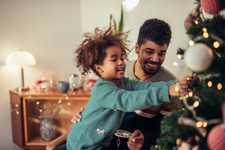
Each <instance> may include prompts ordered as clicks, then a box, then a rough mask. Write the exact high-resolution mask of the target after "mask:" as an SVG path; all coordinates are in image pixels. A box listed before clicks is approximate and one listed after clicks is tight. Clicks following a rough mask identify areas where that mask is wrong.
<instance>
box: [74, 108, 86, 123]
mask: <svg viewBox="0 0 225 150" xmlns="http://www.w3.org/2000/svg"><path fill="white" fill-rule="evenodd" d="M83 111H84V107H81V108H80V111H79V112H77V113H75V115H74V116H73V118H72V119H71V122H72V123H78V122H80V120H81V113H82V112H83Z"/></svg>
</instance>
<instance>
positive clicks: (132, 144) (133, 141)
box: [127, 130, 144, 150]
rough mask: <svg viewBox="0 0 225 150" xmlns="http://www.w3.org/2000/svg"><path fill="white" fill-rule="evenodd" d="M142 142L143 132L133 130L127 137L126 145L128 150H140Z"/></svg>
mask: <svg viewBox="0 0 225 150" xmlns="http://www.w3.org/2000/svg"><path fill="white" fill-rule="evenodd" d="M143 144H144V134H143V133H142V132H141V131H140V130H135V131H134V132H133V133H132V134H131V136H130V137H129V139H128V142H127V145H128V148H129V149H130V150H140V149H141V148H142V146H143Z"/></svg>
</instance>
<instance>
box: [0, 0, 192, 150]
mask: <svg viewBox="0 0 225 150" xmlns="http://www.w3.org/2000/svg"><path fill="white" fill-rule="evenodd" d="M193 1H194V0H188V1H187V0H140V4H139V5H138V7H137V8H135V9H134V10H133V11H132V12H129V13H126V14H125V30H131V33H130V35H129V38H130V40H131V47H133V45H134V43H135V41H136V36H137V31H138V29H139V27H140V25H141V24H142V23H143V22H144V20H146V19H148V18H153V17H154V18H155V17H156V18H160V19H163V20H165V21H167V22H168V23H169V24H170V25H171V27H172V31H173V38H172V43H171V45H170V47H169V49H168V54H167V58H166V61H165V63H164V65H165V66H166V67H167V68H169V69H170V70H171V71H172V72H173V73H175V74H176V75H179V74H180V73H181V70H180V69H179V68H175V67H174V66H173V65H172V63H173V61H174V60H175V59H176V56H175V53H176V49H177V48H178V47H185V46H187V38H186V35H185V31H184V27H183V21H184V19H185V17H186V16H187V14H188V13H190V12H191V10H192V9H193V8H194V5H193ZM120 3H121V0H81V1H80V0H64V1H62V0H0V95H1V96H0V98H1V99H0V110H1V113H0V122H1V124H0V133H1V134H0V149H1V150H16V149H18V148H16V147H15V146H14V145H13V144H12V142H11V125H10V109H9V95H8V89H13V88H15V87H18V86H19V85H20V78H19V72H18V71H19V70H17V69H16V68H9V67H6V66H4V61H5V59H6V56H7V55H8V54H9V53H10V52H11V51H13V48H20V49H24V50H28V51H30V52H31V53H32V54H33V55H34V56H35V58H36V60H37V65H36V66H35V67H34V68H26V70H25V78H26V83H27V84H30V83H31V81H33V80H34V79H38V78H40V76H42V73H43V74H45V75H46V76H53V77H55V78H58V79H67V78H68V75H69V74H70V73H72V72H74V69H75V68H73V67H74V64H73V51H74V48H75V47H76V44H78V42H79V41H81V33H84V32H87V31H93V29H94V28H95V27H97V26H100V27H101V26H106V25H108V23H109V15H110V14H113V15H114V16H115V17H116V18H117V19H118V18H119V15H120ZM134 57H135V56H131V58H134ZM75 70H76V69H75Z"/></svg>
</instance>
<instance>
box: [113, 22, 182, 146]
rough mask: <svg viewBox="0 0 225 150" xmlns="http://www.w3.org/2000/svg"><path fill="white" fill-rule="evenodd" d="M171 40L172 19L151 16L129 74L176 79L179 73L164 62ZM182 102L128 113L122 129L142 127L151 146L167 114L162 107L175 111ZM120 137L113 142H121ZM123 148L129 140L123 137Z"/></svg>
mask: <svg viewBox="0 0 225 150" xmlns="http://www.w3.org/2000/svg"><path fill="white" fill-rule="evenodd" d="M170 40H171V29H170V26H169V24H168V23H166V22H164V21H163V20H159V19H149V20H146V21H145V22H144V24H143V25H142V26H141V28H140V30H139V35H138V39H137V44H136V49H135V50H136V53H137V59H136V61H133V62H128V63H127V68H126V76H127V77H129V78H131V79H136V80H144V81H146V82H157V81H167V80H173V79H175V77H174V76H173V75H172V74H171V73H170V72H169V71H168V70H167V69H165V68H164V67H163V66H162V64H163V62H164V60H165V56H166V52H167V48H168V46H169V43H170ZM179 106H180V104H179V102H178V101H176V100H174V103H171V104H168V105H167V106H161V107H154V108H153V107H152V108H149V109H144V110H136V111H135V112H130V113H126V115H125V117H124V120H123V123H122V125H121V129H124V130H128V131H130V132H133V131H135V130H136V129H139V130H140V131H141V132H142V133H143V134H144V139H145V141H144V146H143V148H142V149H144V150H149V149H150V147H151V146H152V145H155V144H156V140H157V138H158V137H159V135H160V122H161V120H162V118H163V115H162V113H161V112H162V110H167V111H172V110H176V109H177V108H179ZM117 142H118V141H117V139H115V140H114V141H113V142H112V145H117V144H116V143H117ZM119 147H120V149H121V150H126V149H128V148H127V143H126V141H123V140H122V141H120V146H119Z"/></svg>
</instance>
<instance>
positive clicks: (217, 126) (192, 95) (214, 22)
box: [152, 0, 225, 150]
mask: <svg viewBox="0 0 225 150" xmlns="http://www.w3.org/2000/svg"><path fill="white" fill-rule="evenodd" d="M184 25H185V28H186V31H187V34H188V36H189V37H190V41H189V47H188V48H187V49H178V51H177V56H178V58H179V59H181V60H182V61H184V63H185V65H186V66H187V67H188V68H190V69H191V71H192V72H193V74H194V75H196V76H198V79H199V80H197V81H195V82H193V84H192V85H191V86H190V92H189V94H188V95H187V96H185V97H180V100H181V101H182V102H183V108H182V110H180V111H179V112H176V113H174V114H172V115H171V116H169V117H166V118H165V119H164V120H163V121H162V124H161V136H160V138H159V140H158V145H157V146H155V147H153V148H152V149H162V150H172V149H178V150H186V149H187V150H190V149H195V150H197V149H200V150H207V149H215V150H225V123H224V122H223V121H224V119H225V107H223V109H222V105H223V103H224V101H225V87H224V86H225V0H198V1H196V7H195V9H194V10H193V11H192V12H191V13H190V14H189V15H188V17H187V18H186V19H185V21H184ZM221 110H223V112H222V111H221Z"/></svg>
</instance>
